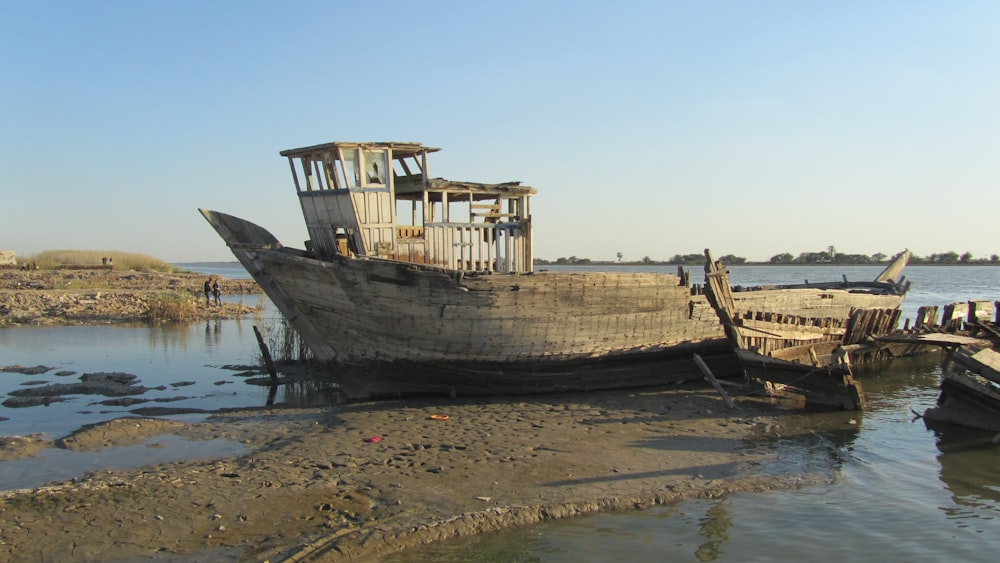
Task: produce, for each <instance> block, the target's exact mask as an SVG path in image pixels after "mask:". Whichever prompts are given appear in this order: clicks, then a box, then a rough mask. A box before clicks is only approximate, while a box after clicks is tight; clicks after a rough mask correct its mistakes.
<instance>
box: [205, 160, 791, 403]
mask: <svg viewBox="0 0 1000 563" xmlns="http://www.w3.org/2000/svg"><path fill="white" fill-rule="evenodd" d="M438 150H439V149H436V148H431V147H426V146H423V145H421V144H419V143H399V142H379V143H344V142H333V143H326V144H322V145H316V146H310V147H305V148H298V149H291V150H286V151H282V152H281V155H282V156H284V157H285V158H287V160H288V163H289V165H290V168H291V172H292V179H293V183H294V186H295V190H296V194H297V195H298V198H299V202H300V204H301V208H302V214H303V218H304V220H305V224H306V227H307V229H308V234H309V240H308V241H306V243H305V248H304V249H295V248H290V247H286V246H284V245H282V244H281V243H280V242H279V241H278V240H277V239H276V238H275V237H274V236H273V235H271V233H269V232H268V231H267V230H265V229H264V228H262V227H260V226H258V225H256V224H254V223H251V222H249V221H246V220H243V219H240V218H237V217H234V216H231V215H227V214H225V213H220V212H216V211H209V210H204V209H202V210H201V213H202V214H203V215H204V216H205V218H206V219H207V220H208V221H209V223H211V224H212V226H213V227H214V228H215V229H216V231H217V232H218V233H219V234H220V235H221V236H222V238H223V239H224V240H225V241H226V243H227V244H228V245H229V247H230V249H231V250H232V252H233V254H234V255H235V256H236V258H237V259H238V260H239V261H240V262H241V263H242V264H243V266H244V267H245V268H246V269H247V271H248V272H249V273H250V274H251V275H252V276H253V277H254V279H255V280H256V281H257V282H258V284H259V285H260V286H261V288H262V289H263V290H264V292H265V293H266V294H267V295H268V297H269V298H270V299H271V301H272V302H273V303H274V304H275V306H276V307H277V308H278V309H279V310H280V311H281V313H282V314H283V315H284V316H285V318H286V319H287V320H288V321H289V323H290V324H291V325H292V326H293V327H294V328H295V330H296V332H297V333H298V334H299V335H300V336H301V338H302V339H303V341H304V342H305V343H306V344H307V345H308V346H309V348H310V349H311V350H312V352H313V354H314V355H315V357H316V358H317V359H318V360H320V361H323V362H327V363H329V365H330V366H331V370H330V371H331V374H333V376H334V378H335V379H336V380H337V381H338V382H339V383H341V385H342V386H343V387H344V389H345V392H346V393H347V394H348V395H350V396H378V395H399V394H416V393H451V394H458V393H461V394H484V393H518V392H542V391H559V390H588V389H603V388H613V387H632V386H644V385H653V384H660V383H665V382H671V381H677V380H683V379H692V380H701V378H702V377H701V373H700V370H699V368H698V366H697V365H696V364H695V362H694V361H693V356H694V355H695V354H696V353H697V354H699V355H700V356H701V357H703V358H704V359H705V361H706V362H707V363H708V364H710V365H711V367H712V369H713V370H714V371H715V372H716V373H717V374H723V375H724V374H727V373H729V374H733V373H739V365H738V363H737V362H736V361H735V358H734V356H733V355H732V353H731V350H730V347H729V345H728V343H727V341H726V339H725V336H724V334H723V331H722V328H721V325H720V324H719V321H718V318H717V317H716V314H715V312H714V311H713V310H712V308H711V307H710V306H709V304H708V302H707V300H706V299H705V296H704V295H702V294H700V292H699V291H697V290H696V289H695V288H692V287H691V286H690V285H689V284H688V283H687V279H688V276H687V275H672V274H666V273H652V272H650V273H600V272H565V271H561V272H555V271H535V270H534V268H533V249H532V232H533V222H532V214H531V198H532V197H533V196H534V195H535V193H536V191H535V189H534V188H531V187H529V186H525V185H522V184H520V183H519V182H504V183H498V184H490V183H477V182H459V181H451V180H446V179H443V178H437V177H432V176H431V174H430V166H429V158H428V157H429V156H430V155H431V154H433V153H434V152H436V151H438ZM780 293H782V292H780V291H779V292H778V293H773V292H767V291H764V292H761V293H759V294H756V295H755V296H754V297H755V298H757V299H761V298H764V299H766V298H767V296H768V295H771V296H775V297H780V296H779V295H778V294H780ZM780 298H782V299H785V298H786V297H780Z"/></svg>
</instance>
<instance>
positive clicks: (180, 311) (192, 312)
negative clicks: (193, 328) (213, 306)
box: [146, 292, 199, 322]
mask: <svg viewBox="0 0 1000 563" xmlns="http://www.w3.org/2000/svg"><path fill="white" fill-rule="evenodd" d="M198 303H199V302H198V301H197V300H196V299H194V298H192V297H191V295H190V294H187V293H176V292H167V293H160V294H157V295H154V296H152V297H151V298H150V300H149V308H148V310H147V313H146V314H147V318H148V319H149V320H150V321H155V322H160V321H191V320H196V319H198V318H199V307H198Z"/></svg>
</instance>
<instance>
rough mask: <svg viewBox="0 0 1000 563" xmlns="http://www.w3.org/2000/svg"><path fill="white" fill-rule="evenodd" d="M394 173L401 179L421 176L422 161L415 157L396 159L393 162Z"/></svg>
mask: <svg viewBox="0 0 1000 563" xmlns="http://www.w3.org/2000/svg"><path fill="white" fill-rule="evenodd" d="M392 164H393V172H395V174H396V176H399V177H400V178H408V177H411V176H419V175H420V174H421V173H422V172H423V170H421V169H420V161H419V160H417V157H415V156H407V157H403V158H396V159H394V160H393V162H392Z"/></svg>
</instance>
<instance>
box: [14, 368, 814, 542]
mask: <svg viewBox="0 0 1000 563" xmlns="http://www.w3.org/2000/svg"><path fill="white" fill-rule="evenodd" d="M776 414H777V413H775V412H774V411H773V410H772V408H771V407H769V406H767V405H764V404H761V403H758V402H748V401H741V402H740V403H739V409H738V410H729V409H727V408H726V407H725V406H724V405H723V403H722V400H721V399H720V398H719V397H718V396H717V395H716V394H715V392H714V391H712V390H710V388H705V387H701V386H685V387H681V388H674V389H662V390H645V391H639V390H633V391H615V392H601V393H589V394H572V395H551V396H536V397H507V398H493V399H490V400H473V399H464V400H463V399H447V398H443V399H440V400H433V399H409V400H398V401H381V402H369V403H353V404H347V405H341V406H337V407H329V408H322V409H267V410H247V411H240V412H228V413H219V414H217V415H215V416H213V417H212V418H211V419H210V420H209V421H207V422H205V423H200V424H184V423H179V422H175V421H165V420H157V419H147V418H124V419H117V420H113V421H110V422H108V423H105V424H101V425H97V426H94V427H91V428H87V429H84V430H81V431H80V432H77V433H74V434H73V435H71V436H68V437H65V438H63V439H62V440H60V441H59V442H60V443H59V444H52V445H53V446H56V445H58V446H60V447H73V448H103V447H109V446H112V445H117V444H127V443H136V442H137V441H139V442H141V441H142V440H145V439H148V438H150V437H155V436H158V435H162V434H166V433H171V434H176V435H179V436H184V437H186V438H189V439H195V440H207V439H220V438H224V439H230V440H235V441H239V442H242V443H244V444H245V445H246V446H247V448H248V450H249V452H248V453H245V454H243V455H240V456H235V457H224V458H219V459H207V460H205V459H202V460H189V461H181V462H174V463H166V464H157V465H152V466H146V467H142V468H138V469H133V470H115V471H111V470H109V471H100V472H96V473H92V474H88V475H86V476H84V477H82V478H79V479H74V480H72V481H70V482H66V483H61V484H55V485H50V486H46V487H40V488H36V489H32V490H22V491H12V492H7V493H3V495H2V500H0V554H3V559H5V560H8V561H65V560H70V559H72V560H75V561H99V560H100V561H114V560H131V559H134V558H139V557H145V558H153V559H157V558H169V557H171V556H179V555H183V556H187V557H194V556H198V557H205V558H208V559H214V560H234V561H236V560H239V561H244V560H249V561H265V560H268V561H283V560H288V561H353V560H375V559H377V558H378V556H379V555H382V554H385V553H389V552H393V551H397V550H400V549H403V548H406V547H408V546H413V545H419V544H423V543H427V542H432V541H438V540H443V539H447V538H451V537H456V536H465V535H470V534H479V533H485V532H490V531H495V530H499V529H502V528H506V527H510V526H518V525H524V524H530V523H534V522H538V521H541V520H545V519H550V518H562V517H569V516H576V515H582V514H587V513H592V512H596V511H604V510H630V509H637V508H643V507H649V506H653V505H656V504H661V503H669V502H674V501H678V500H681V499H685V498H694V497H702V498H704V497H716V496H719V495H724V494H729V493H734V492H753V491H762V490H768V489H773V488H785V487H793V486H800V485H804V484H811V483H816V482H820V481H823V480H824V479H826V478H827V477H826V476H825V475H823V474H822V471H820V472H818V473H817V474H801V473H797V472H795V473H790V472H786V473H782V472H780V471H779V472H777V473H775V472H774V471H768V472H766V474H765V472H764V471H763V470H762V468H763V467H765V466H767V465H768V464H769V463H770V462H771V460H772V458H773V455H774V453H773V451H771V449H770V448H769V447H767V446H766V444H768V443H769V442H771V441H773V440H774V438H776V437H777V436H779V435H786V434H788V433H789V432H790V431H789V430H787V429H786V428H785V426H786V425H787V423H788V422H789V420H791V419H794V418H798V417H797V416H796V415H791V414H786V415H785V418H786V419H788V420H782V418H781V417H776V416H775V415H776ZM792 432H794V431H792ZM8 441H9V439H8ZM46 446H48V444H41V445H39V444H33V445H30V446H29V447H27V448H25V449H24V453H25V455H30V454H31V452H32V451H37V448H38V447H46ZM12 448H17V446H16V445H15V446H13V447H11V446H9V444H8V446H7V449H12ZM8 454H10V452H8Z"/></svg>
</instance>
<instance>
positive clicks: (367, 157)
mask: <svg viewBox="0 0 1000 563" xmlns="http://www.w3.org/2000/svg"><path fill="white" fill-rule="evenodd" d="M361 155H362V157H363V159H362V162H363V163H364V167H365V168H364V170H365V175H364V178H365V184H366V185H371V186H384V185H385V183H386V182H385V171H386V167H387V166H388V163H387V162H386V161H387V160H388V158H387V156H388V154H387V153H386V151H361Z"/></svg>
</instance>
